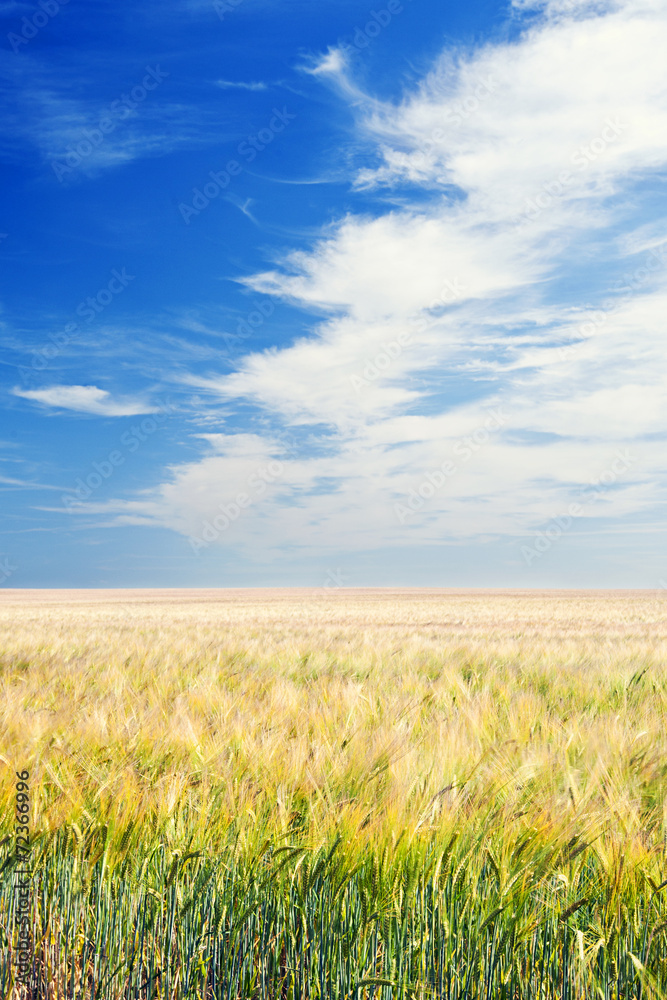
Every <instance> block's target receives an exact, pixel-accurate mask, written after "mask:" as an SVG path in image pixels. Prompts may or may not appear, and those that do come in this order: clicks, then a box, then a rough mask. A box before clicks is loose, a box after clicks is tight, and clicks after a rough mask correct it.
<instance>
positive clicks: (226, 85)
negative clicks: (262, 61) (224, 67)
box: [215, 80, 267, 90]
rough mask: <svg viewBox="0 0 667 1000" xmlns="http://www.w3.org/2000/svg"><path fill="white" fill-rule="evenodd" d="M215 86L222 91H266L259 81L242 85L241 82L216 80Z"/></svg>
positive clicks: (265, 87) (264, 84) (265, 85)
mask: <svg viewBox="0 0 667 1000" xmlns="http://www.w3.org/2000/svg"><path fill="white" fill-rule="evenodd" d="M215 83H216V86H217V87H220V88H221V89H222V90H266V89H267V84H266V83H263V82H262V81H261V80H259V81H254V82H252V83H244V82H243V81H241V80H216V81H215Z"/></svg>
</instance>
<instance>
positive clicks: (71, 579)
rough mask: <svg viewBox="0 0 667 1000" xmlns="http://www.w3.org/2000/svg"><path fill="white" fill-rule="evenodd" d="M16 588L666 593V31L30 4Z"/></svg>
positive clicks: (561, 1)
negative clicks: (596, 589)
mask: <svg viewBox="0 0 667 1000" xmlns="http://www.w3.org/2000/svg"><path fill="white" fill-rule="evenodd" d="M0 17H1V19H2V22H1V25H0V45H1V50H0V73H1V75H2V84H3V86H2V94H3V96H2V98H1V100H2V103H3V107H2V116H1V120H2V122H3V131H2V138H1V140H0V157H1V161H2V192H3V205H2V212H1V214H0V258H1V259H2V281H1V284H0V325H1V335H2V353H1V360H2V365H1V366H0V378H1V389H0V400H1V404H2V429H1V430H0V497H1V502H2V509H3V518H2V537H1V538H0V581H1V583H2V585H3V586H5V587H105V586H110V587H142V586H147V587H150V586H166V587H175V586H195V587H196V586H258V585H270V586H276V585H283V584H284V585H302V586H309V587H310V586H312V587H326V588H333V587H337V586H340V585H345V586H367V585H376V586H390V585H396V586H398V585H406V586H420V585H422V586H480V587H484V586H489V587H551V586H553V587H647V588H658V587H661V586H663V583H662V582H661V581H663V580H665V579H667V546H666V544H665V538H666V536H665V524H664V517H663V511H664V497H665V486H666V485H667V476H666V470H665V459H664V455H665V449H664V436H665V425H666V421H665V418H666V416H667V395H666V393H665V382H666V376H667V355H666V352H665V332H666V331H665V316H666V315H667V220H666V219H665V208H664V182H665V165H666V161H667V142H666V140H665V136H667V78H666V77H665V74H664V52H665V51H667V3H665V2H664V0H637V2H623V0H617V2H607V0H593V2H591V0H544V2H542V0H515V2H514V3H513V4H512V3H505V4H499V3H490V2H489V3H482V2H471V3H468V4H465V5H464V4H453V3H443V2H441V0H438V2H436V0H402V2H399V0H391V2H385V0H380V2H379V3H377V4H375V5H369V3H368V2H367V0H335V2H334V0H318V2H317V3H315V2H313V0H271V2H269V0H215V2H214V0H189V2H188V0H184V2H181V3H177V4H176V3H175V4H170V3H164V2H160V3H157V2H151V0H146V2H143V3H141V4H138V5H132V6H130V5H128V6H126V7H124V6H122V5H118V4H113V5H112V4H110V3H108V2H106V0H99V2H97V3H95V4H82V3H81V2H80V0H68V2H67V3H60V2H59V0H41V2H40V3H38V4H32V3H22V2H14V0H4V2H2V3H0Z"/></svg>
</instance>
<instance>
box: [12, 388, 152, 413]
mask: <svg viewBox="0 0 667 1000" xmlns="http://www.w3.org/2000/svg"><path fill="white" fill-rule="evenodd" d="M13 395H14V396H20V397H21V398H22V399H30V400H34V401H35V402H36V403H42V404H43V405H44V406H53V407H58V408H59V409H63V410H76V411H77V412H79V413H92V414H95V415H97V416H101V417H133V416H136V415H137V414H140V413H156V412H157V409H156V408H155V407H153V406H150V405H149V404H147V403H145V402H143V401H142V400H139V399H126V400H114V399H113V398H112V397H111V394H110V393H108V392H107V391H106V389H98V388H97V386H95V385H52V386H49V387H47V388H44V389H14V390H13Z"/></svg>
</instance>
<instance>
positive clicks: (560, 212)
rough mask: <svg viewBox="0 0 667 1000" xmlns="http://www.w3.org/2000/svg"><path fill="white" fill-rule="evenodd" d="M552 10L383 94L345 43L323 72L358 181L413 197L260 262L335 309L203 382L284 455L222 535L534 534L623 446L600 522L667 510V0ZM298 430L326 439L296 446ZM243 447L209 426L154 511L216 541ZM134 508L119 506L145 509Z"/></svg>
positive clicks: (261, 283)
mask: <svg viewBox="0 0 667 1000" xmlns="http://www.w3.org/2000/svg"><path fill="white" fill-rule="evenodd" d="M515 6H516V8H517V11H518V9H519V7H521V9H527V8H528V6H529V5H528V4H521V5H519V4H517V5H515ZM530 7H531V9H532V10H533V13H534V14H535V17H534V18H533V19H532V20H531V22H530V23H529V24H528V26H526V27H525V29H524V31H523V33H522V34H521V35H520V37H519V38H518V39H517V40H516V41H512V42H498V43H494V44H486V45H484V46H481V47H479V48H477V49H472V50H470V49H466V50H456V49H451V48H449V49H447V50H446V51H444V52H443V53H442V56H441V58H440V59H439V60H438V61H437V63H436V65H435V66H434V67H433V69H432V71H431V72H430V73H429V74H427V75H426V76H425V77H424V79H423V80H422V81H421V83H420V84H419V85H418V86H417V87H416V88H414V89H412V90H411V91H410V92H407V93H405V94H404V96H403V98H402V99H401V100H400V101H399V102H397V103H387V102H382V101H379V100H378V99H377V98H375V97H373V96H372V95H370V94H366V93H365V92H364V90H363V89H362V88H361V87H360V85H359V84H358V83H357V81H356V80H354V78H353V77H351V76H350V69H349V67H348V65H347V62H346V60H345V58H344V56H343V55H342V54H337V52H336V50H330V51H329V52H328V54H327V55H326V56H325V57H323V59H322V61H321V63H320V64H319V65H318V64H316V65H315V66H314V67H311V68H310V73H311V75H313V70H314V75H315V77H316V78H318V79H319V80H321V81H327V80H329V81H331V82H333V83H335V84H336V86H337V89H338V92H339V93H340V94H341V95H343V97H345V98H346V99H348V100H349V101H350V104H351V106H352V107H353V109H354V113H355V115H356V128H355V132H354V135H353V136H351V137H350V146H351V147H354V149H355V151H356V152H357V154H358V151H359V149H360V148H361V147H363V150H364V152H363V156H362V161H363V162H362V163H361V164H360V166H359V167H358V169H356V170H355V171H354V173H353V174H352V175H351V176H350V182H351V184H353V185H356V187H357V188H359V189H365V190H373V191H376V192H378V193H379V194H382V193H383V192H385V191H389V192H394V191H400V192H401V199H402V200H401V205H400V206H399V207H393V208H391V209H389V210H386V211H382V212H380V213H378V214H376V216H375V217H368V216H364V215H355V214H349V215H347V216H346V217H344V218H342V219H340V220H339V221H338V222H337V223H335V224H334V225H332V226H331V227H330V228H329V229H328V230H327V231H326V232H325V233H324V234H323V236H322V238H321V239H320V240H318V241H316V242H315V243H314V244H313V245H312V246H311V247H310V249H309V250H307V251H299V252H295V253H291V254H288V255H287V256H286V257H284V258H283V259H282V260H280V261H278V262H277V263H276V265H275V267H273V268H271V269H269V270H266V271H265V272H263V273H259V274H255V275H253V276H250V277H248V278H247V279H246V280H245V284H246V285H247V286H248V287H249V288H250V289H252V290H253V291H254V292H256V293H261V294H265V295H270V296H273V297H276V298H281V299H283V300H285V301H288V302H290V303H292V304H296V305H298V306H299V307H301V308H302V309H304V310H306V311H308V312H310V313H312V314H315V315H317V316H318V317H319V320H318V321H317V323H316V324H314V325H313V328H312V331H311V333H310V334H309V335H308V336H306V337H302V338H299V339H297V340H295V341H294V342H293V343H291V344H290V345H289V346H287V347H282V348H273V349H271V350H269V351H265V352H254V353H250V354H248V355H247V356H245V357H244V358H242V359H241V360H240V361H239V362H238V364H237V366H236V370H234V371H232V372H231V373H220V372H216V371H211V372H210V373H209V374H207V375H206V376H202V375H198V376H194V375H193V376H191V377H190V379H189V382H190V384H192V385H195V386H197V387H198V388H199V389H200V390H201V391H202V392H203V393H206V394H208V395H209V397H210V398H211V399H212V400H214V401H216V402H223V403H224V404H225V405H226V406H227V407H233V406H237V407H238V408H239V409H241V408H244V410H245V411H246V412H247V410H248V408H250V412H251V413H252V414H253V415H254V419H255V423H256V426H255V428H254V430H255V439H256V440H255V439H254V440H255V445H256V447H255V451H256V452H257V454H258V456H260V457H258V458H257V463H259V464H261V463H262V462H266V461H268V460H269V459H270V458H271V457H272V456H273V457H274V458H276V460H278V461H280V462H281V463H282V466H283V473H282V475H281V476H280V477H278V479H277V480H276V482H275V483H272V484H271V485H270V488H268V487H267V489H266V491H265V492H264V494H263V495H262V499H261V501H258V502H257V503H253V504H250V505H249V506H248V508H247V510H246V511H245V512H244V514H243V516H239V518H238V520H237V521H235V522H234V524H233V525H232V526H230V529H229V530H228V531H226V532H225V533H223V534H221V535H220V537H219V539H218V541H219V542H220V544H228V543H229V542H230V541H231V539H232V538H233V539H234V540H235V541H236V542H238V543H239V544H242V545H243V546H245V547H246V549H247V550H249V551H253V550H257V549H258V548H260V547H264V548H266V547H271V546H280V545H282V544H285V545H288V546H305V547H312V546H316V545H320V546H322V545H325V546H327V547H328V548H334V549H335V548H337V547H340V546H341V545H364V546H366V547H378V546H387V545H394V546H400V545H413V544H416V543H423V544H431V543H435V542H438V541H444V540H447V539H457V538H462V537H475V538H480V537H490V536H497V537H501V536H506V537H509V538H511V537H515V536H520V535H521V534H522V533H524V532H526V531H530V530H532V529H533V528H534V527H535V526H537V525H539V524H540V523H542V522H543V521H545V520H546V519H548V518H549V517H551V516H553V514H554V511H558V510H559V509H560V508H561V507H562V506H563V505H567V503H568V498H570V497H572V496H576V495H579V493H580V491H581V489H582V486H584V485H585V484H586V483H588V482H591V481H593V480H594V479H595V477H596V476H601V475H603V474H604V470H605V469H606V468H607V467H608V466H609V463H610V462H611V461H614V460H615V459H614V455H615V454H616V451H617V450H618V449H625V452H628V451H629V452H631V458H632V460H631V461H630V460H628V464H627V469H628V471H627V475H626V476H625V478H624V479H622V480H619V481H618V482H615V483H614V485H613V487H610V488H609V490H607V492H606V493H605V496H604V499H603V501H602V502H601V503H600V504H599V505H597V506H596V507H595V508H594V509H593V510H591V511H587V512H586V514H585V516H586V517H591V518H594V519H596V520H597V519H600V518H602V519H605V520H607V522H608V523H609V524H614V525H616V526H617V527H618V529H619V530H622V525H623V523H624V519H627V518H628V517H634V518H635V519H638V520H641V519H642V518H650V517H654V516H655V515H656V511H657V510H659V509H660V507H661V505H662V504H664V501H665V498H666V496H667V470H666V469H665V468H664V463H663V461H662V459H661V458H660V456H659V454H658V453H657V451H656V449H655V447H654V446H651V447H649V445H650V444H651V442H655V440H656V439H658V438H661V437H664V435H665V433H666V432H667V402H666V401H665V399H666V397H665V393H664V386H665V383H666V382H667V357H666V356H665V353H664V348H663V319H662V317H663V316H664V311H665V306H666V305H667V255H666V254H665V252H663V250H664V247H667V218H665V217H664V212H663V211H662V209H661V208H660V202H659V196H658V195H657V194H656V191H655V188H654V185H653V181H654V179H655V178H656V177H657V176H660V175H662V174H663V172H664V170H665V167H667V143H666V142H665V139H664V136H665V135H667V100H666V98H667V84H666V82H665V77H664V71H663V62H664V51H665V47H666V46H667V5H666V4H665V3H664V2H658V0H629V2H625V3H623V2H618V3H609V2H599V3H595V4H589V3H584V2H581V3H579V2H576V3H565V2H560V0H550V2H548V3H546V4H539V5H538V4H530ZM663 223H664V225H663ZM663 245H664V247H663ZM452 290H454V291H452ZM406 333H407V334H408V336H407V338H406V337H405V335H406ZM401 338H403V339H401ZM395 345H398V347H397V346H395ZM563 346H567V347H568V350H567V351H566V352H565V353H564V352H563V351H562V350H561V348H563ZM498 407H501V408H502V411H503V413H504V414H506V416H505V418H504V420H503V422H502V426H500V427H499V428H498V430H497V433H494V434H493V435H488V434H487V435H486V438H484V428H485V422H486V420H487V414H488V413H489V412H490V411H492V410H494V409H497V408H498ZM281 426H282V427H290V428H291V429H292V430H294V429H299V430H300V431H303V432H306V433H307V435H308V446H304V447H302V448H301V449H296V451H292V452H290V453H289V454H285V453H284V448H283V446H282V445H281V443H280V437H279V435H278V436H276V434H275V428H276V427H281ZM262 427H265V428H266V429H264V430H263V429H262ZM475 435H477V436H475ZM466 440H467V441H469V443H468V444H464V443H462V442H465V441H466ZM233 443H234V440H233V435H232V436H230V435H228V434H224V435H221V436H220V437H219V438H216V439H215V440H213V439H211V440H208V441H207V445H206V448H207V453H206V454H205V455H204V456H203V457H202V458H201V460H199V461H197V462H193V463H188V464H187V465H183V466H179V467H175V468H172V469H171V470H170V473H169V477H168V479H167V480H166V481H165V482H164V483H162V484H160V485H158V486H156V487H155V489H154V490H153V491H152V493H151V496H150V498H149V499H145V500H144V499H140V500H137V501H132V502H131V503H132V504H133V506H132V515H131V516H134V517H146V518H148V519H149V520H150V521H152V522H153V523H156V524H161V525H165V526H168V527H171V528H173V529H174V530H176V531H179V532H181V533H183V534H190V535H192V533H193V532H196V531H197V530H198V529H197V525H201V524H202V523H203V521H205V520H206V519H209V520H210V518H211V517H213V516H215V512H216V510H218V509H219V508H220V503H222V504H223V505H224V504H227V505H228V504H229V503H231V502H233V498H234V496H236V495H237V494H238V493H239V492H247V483H248V477H249V473H248V469H247V465H243V464H242V463H239V461H238V460H237V456H232V455H231V453H230V447H231V446H232V445H233ZM482 444H483V446H482ZM457 449H458V452H457ZM466 449H467V452H469V454H467V455H466ZM281 456H282V457H281ZM457 456H458V459H457ZM447 460H450V461H451V463H452V464H453V465H455V466H456V475H452V476H449V477H448V479H447V482H446V484H444V485H443V486H442V487H438V488H437V489H435V488H434V489H433V491H432V492H431V494H430V496H429V497H428V503H426V502H425V501H424V504H422V505H421V506H420V508H419V509H420V514H419V516H418V517H414V518H410V519H409V520H408V521H407V522H405V523H401V524H400V525H399V524H398V523H397V520H396V517H395V507H396V504H397V503H403V505H405V504H406V503H407V498H408V497H410V496H411V491H412V492H413V493H414V491H415V490H417V489H419V488H421V487H420V484H423V483H424V482H426V481H428V482H430V480H428V479H427V478H425V477H428V476H434V477H435V478H437V477H436V476H435V471H436V470H437V469H438V468H440V467H441V466H442V463H443V461H447ZM425 492H427V493H428V492H429V490H425ZM422 499H423V498H422ZM127 503H128V501H118V503H117V504H116V505H115V506H114V504H113V503H112V504H111V505H109V506H107V507H106V508H105V509H106V510H107V511H110V512H113V511H114V510H115V511H116V512H117V513H118V514H119V516H123V517H126V516H129V514H128V510H127ZM142 505H143V506H142ZM422 507H423V509H422ZM121 512H124V513H121Z"/></svg>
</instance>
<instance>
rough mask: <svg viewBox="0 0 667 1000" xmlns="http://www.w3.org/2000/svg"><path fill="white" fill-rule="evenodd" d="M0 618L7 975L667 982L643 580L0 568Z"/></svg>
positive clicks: (416, 991) (543, 998) (648, 612)
mask: <svg viewBox="0 0 667 1000" xmlns="http://www.w3.org/2000/svg"><path fill="white" fill-rule="evenodd" d="M0 634H1V640H0V664H1V672H0V684H1V695H2V697H1V700H0V712H1V713H2V714H1V723H0V725H1V738H0V765H1V767H0V775H1V777H2V783H1V785H0V794H1V795H2V805H3V810H2V826H3V829H2V831H0V841H1V844H0V871H1V873H2V874H1V876H0V937H2V949H1V950H0V996H1V997H3V998H4V997H15V998H17V1000H18V998H29V997H32V998H49V1000H51V998H53V1000H55V998H63V1000H64V998H71V1000H74V998H77V1000H78V998H80V1000H84V998H85V1000H95V998H99V1000H121V998H122V1000H129V998H135V997H136V998H146V1000H150V998H156V1000H158V998H159V1000H185V998H193V1000H194V998H200V1000H208V998H211V1000H212V998H216V1000H217V998H226V1000H242V998H243V1000H245V998H248V1000H250V998H256V1000H268V998H271V1000H278V998H280V1000H283V998H285V1000H305V998H308V1000H319V998H322V1000H324V998H326V1000H348V998H349V1000H367V998H368V1000H370V998H374V1000H390V998H391V1000H393V998H397V997H401V998H403V997H405V998H407V997H416V998H430V997H433V998H435V997H442V998H447V1000H473V998H474V1000H492V998H493V1000H496V998H506V1000H518V998H531V1000H551V998H563V1000H565V998H568V1000H580V998H591V1000H598V998H599V1000H617V998H631V997H632V998H634V997H637V998H640V997H647V998H649V997H656V998H660V997H662V996H667V881H666V880H667V857H666V851H667V837H666V834H667V813H666V805H667V795H666V793H667V734H666V727H665V710H666V708H667V594H662V593H658V592H649V591H642V592H630V591H628V592H621V591H610V592H602V591H599V592H592V591H586V592H584V591H582V592H575V591H552V592H536V591H533V592H508V591H497V592H493V591H488V592H482V591H451V590H449V591H447V590H405V591H394V590H363V591H362V590H358V591H357V590H339V591H335V590H324V589H322V590H320V591H314V590H310V591H309V590H219V591H214V590H211V591H204V590H200V591H18V590H13V591H12V590H5V591H3V592H2V593H1V594H0ZM26 771H27V772H29V775H30V777H29V781H28V782H27V784H28V785H29V816H28V819H29V827H30V837H31V844H32V861H31V864H32V870H33V875H32V895H31V897H30V919H31V926H32V942H31V947H32V955H33V960H32V966H31V981H30V984H29V985H21V984H18V983H17V982H15V974H16V948H17V937H16V934H17V929H16V928H17V920H16V916H17V914H16V893H15V892H14V883H15V868H16V864H17V861H16V854H15V851H14V842H15V823H16V812H15V809H16V806H15V802H16V795H17V791H16V783H17V780H18V779H17V773H18V774H24V773H25V772H26Z"/></svg>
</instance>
